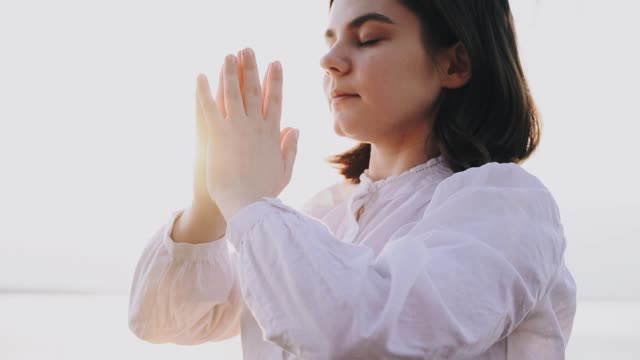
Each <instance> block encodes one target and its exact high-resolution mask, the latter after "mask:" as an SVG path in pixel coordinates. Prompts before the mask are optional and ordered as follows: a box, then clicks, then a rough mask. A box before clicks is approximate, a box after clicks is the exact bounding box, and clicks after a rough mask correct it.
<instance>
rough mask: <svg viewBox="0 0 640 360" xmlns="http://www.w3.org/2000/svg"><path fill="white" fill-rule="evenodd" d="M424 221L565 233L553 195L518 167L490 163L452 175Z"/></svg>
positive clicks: (437, 191) (436, 194) (439, 188)
mask: <svg viewBox="0 0 640 360" xmlns="http://www.w3.org/2000/svg"><path fill="white" fill-rule="evenodd" d="M423 220H427V221H429V220H431V221H435V222H436V223H442V222H444V223H456V222H460V221H461V222H472V223H478V222H486V223H487V224H493V225H492V226H498V227H505V228H508V227H509V226H519V227H521V228H529V227H535V228H538V229H546V230H548V231H551V232H554V233H558V234H561V233H563V227H562V223H561V219H560V211H559V209H558V206H557V203H556V201H555V199H554V197H553V195H552V194H551V192H550V191H549V190H548V189H547V187H546V186H545V185H544V184H543V183H542V182H541V181H540V180H539V179H538V178H537V177H536V176H534V175H533V174H531V173H529V172H527V171H526V170H525V169H524V168H523V167H522V166H520V165H518V164H515V163H488V164H485V165H482V166H479V167H475V168H470V169H467V170H465V171H461V172H458V173H455V174H452V175H450V176H449V177H448V178H446V179H444V180H442V181H441V182H440V184H438V186H437V187H436V189H435V192H434V194H433V197H432V199H431V202H430V204H429V205H428V207H427V209H426V211H425V214H424V215H423ZM431 221H429V222H431ZM516 224H518V225H516ZM557 245H559V246H560V247H561V248H562V247H564V245H565V244H564V241H561V243H560V244H557Z"/></svg>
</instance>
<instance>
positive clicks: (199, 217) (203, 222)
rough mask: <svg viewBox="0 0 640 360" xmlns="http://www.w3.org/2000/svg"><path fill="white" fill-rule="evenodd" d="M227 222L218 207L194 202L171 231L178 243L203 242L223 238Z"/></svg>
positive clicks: (172, 236)
mask: <svg viewBox="0 0 640 360" xmlns="http://www.w3.org/2000/svg"><path fill="white" fill-rule="evenodd" d="M226 230H227V223H226V221H225V219H224V217H223V216H222V214H221V213H220V211H219V210H218V208H217V207H214V208H211V207H205V206H201V205H198V204H194V205H192V206H191V207H188V208H186V209H185V210H184V212H183V213H182V214H181V215H180V217H179V218H178V220H176V224H175V226H174V228H173V231H172V232H171V238H172V239H173V240H174V241H175V242H177V243H189V244H202V243H207V242H211V241H215V240H219V239H222V238H223V237H224V235H225V233H226Z"/></svg>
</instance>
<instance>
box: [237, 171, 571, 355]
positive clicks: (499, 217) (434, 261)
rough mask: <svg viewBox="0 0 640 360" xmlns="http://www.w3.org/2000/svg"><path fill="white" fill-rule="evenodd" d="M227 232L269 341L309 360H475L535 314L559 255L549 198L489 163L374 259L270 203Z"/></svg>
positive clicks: (453, 186)
mask: <svg viewBox="0 0 640 360" xmlns="http://www.w3.org/2000/svg"><path fill="white" fill-rule="evenodd" d="M227 236H228V240H229V242H230V245H231V246H233V247H234V248H235V249H236V250H237V251H238V253H239V259H240V260H239V262H240V264H241V265H240V272H239V275H240V277H239V279H240V288H241V291H242V294H243V296H244V298H245V300H246V304H247V306H248V307H249V308H250V309H251V311H252V313H253V315H254V316H255V318H256V320H257V321H258V323H259V324H260V326H261V328H262V329H263V332H264V336H265V338H266V339H267V340H269V341H271V342H273V343H275V344H278V345H279V346H280V347H282V348H284V349H286V350H287V351H289V352H291V353H294V354H296V355H298V356H299V357H302V358H305V359H329V358H331V359H337V358H385V359H387V358H415V359H424V358H433V359H436V358H437V359H440V358H473V357H474V356H477V355H478V354H481V353H483V352H484V351H485V350H487V349H488V348H489V347H490V346H491V345H492V344H493V343H495V342H496V341H498V340H499V339H500V338H502V337H503V336H506V335H508V334H509V333H510V332H511V331H513V330H514V328H515V327H516V326H518V324H519V323H520V322H521V321H522V320H523V319H524V318H525V317H526V316H527V314H529V313H530V312H531V311H532V309H533V308H534V307H535V306H536V303H537V302H538V301H539V300H540V299H541V298H542V297H543V295H544V294H545V292H546V291H547V288H548V287H549V284H550V281H551V279H552V278H553V277H554V273H555V272H556V271H557V270H558V268H559V264H560V263H561V258H562V256H563V252H564V248H565V241H564V235H563V229H562V225H561V223H560V217H559V212H558V209H557V206H556V203H555V201H554V199H553V197H552V196H551V194H550V192H549V191H548V190H547V189H546V188H545V187H544V186H543V185H542V183H541V182H540V181H539V180H538V179H537V178H535V177H534V176H532V175H530V174H529V173H527V172H526V171H525V170H524V169H522V168H521V167H520V166H519V165H516V164H497V163H490V164H486V165H484V166H482V167H478V168H471V169H469V170H467V171H464V172H460V173H456V174H453V175H451V176H450V177H448V178H447V179H445V180H443V181H442V182H441V183H440V184H439V185H438V187H437V189H436V191H435V193H434V195H433V198H432V200H431V202H430V203H429V204H428V205H427V207H426V210H425V212H424V215H423V217H422V218H421V219H420V221H418V222H417V223H416V225H415V226H414V227H413V228H412V230H411V231H409V232H408V233H406V234H405V235H403V236H401V237H397V238H395V239H393V240H392V241H390V242H388V243H387V244H386V245H385V247H384V248H383V249H382V251H381V252H380V253H379V254H378V255H377V256H376V255H374V253H373V251H372V249H370V248H368V247H366V246H363V245H355V244H350V243H346V242H342V241H340V240H339V239H336V238H334V237H333V235H332V234H331V232H330V231H328V229H327V227H326V226H325V225H324V224H323V223H321V222H319V221H318V220H317V219H315V218H312V217H309V216H306V215H305V214H302V213H300V212H298V211H295V210H294V209H292V208H290V207H288V206H287V205H285V204H284V203H282V202H281V201H280V200H278V199H276V198H270V197H263V198H262V199H261V200H260V201H256V202H254V203H252V204H249V205H248V206H246V207H245V208H243V209H241V210H240V211H239V212H238V213H237V214H236V215H235V216H234V217H233V218H232V219H230V221H229V223H228V226H227Z"/></svg>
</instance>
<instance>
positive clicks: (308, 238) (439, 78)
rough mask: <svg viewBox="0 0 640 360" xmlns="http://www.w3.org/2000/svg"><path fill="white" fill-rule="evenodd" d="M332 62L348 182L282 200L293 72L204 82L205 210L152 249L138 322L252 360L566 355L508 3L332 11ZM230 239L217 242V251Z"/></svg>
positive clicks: (560, 273)
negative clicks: (348, 142) (287, 79)
mask: <svg viewBox="0 0 640 360" xmlns="http://www.w3.org/2000/svg"><path fill="white" fill-rule="evenodd" d="M326 39H327V45H328V51H327V53H326V55H325V56H323V57H322V59H321V62H320V63H321V66H322V68H323V69H324V70H325V72H326V76H325V81H324V88H325V93H326V96H327V100H328V102H329V106H330V108H331V111H332V114H333V117H334V129H335V132H336V134H338V135H340V136H347V137H349V138H352V139H355V140H358V141H359V142H360V145H359V146H357V147H355V148H354V149H352V150H350V151H348V152H346V153H343V154H340V155H337V156H335V157H333V158H331V159H330V162H331V163H333V164H335V165H336V166H338V167H339V168H340V171H341V173H342V174H343V175H344V177H345V181H343V182H340V183H337V184H335V185H333V186H331V187H329V188H327V189H324V190H323V191H321V192H319V193H318V194H316V195H315V196H313V197H311V198H310V199H309V201H308V202H307V203H306V205H305V206H304V207H303V208H302V209H301V210H296V209H293V208H291V207H290V206H288V205H286V204H284V203H283V202H282V201H280V200H279V199H277V196H278V194H279V193H280V192H281V191H282V190H283V189H284V188H285V187H286V185H287V184H288V182H289V180H290V177H291V171H292V168H293V163H294V159H295V153H296V144H297V130H295V129H288V128H287V129H284V130H282V131H281V130H280V113H281V101H282V100H281V99H282V79H283V77H282V69H281V68H280V66H279V65H278V63H273V64H271V66H270V68H269V70H268V72H267V75H266V76H265V80H264V82H263V84H262V85H261V84H260V81H259V79H258V72H257V66H256V58H255V56H254V54H253V53H252V52H251V50H250V49H245V50H244V51H242V52H241V53H240V54H239V57H238V59H237V61H236V58H235V56H233V55H231V56H228V57H227V59H226V61H225V64H224V66H223V70H222V71H221V75H220V81H219V84H220V85H219V87H218V93H217V96H216V99H215V100H214V98H213V97H212V96H211V92H210V89H209V86H208V81H207V79H206V78H205V77H204V76H200V77H199V78H198V88H197V92H196V107H197V114H198V116H197V118H198V124H199V130H200V136H199V144H200V147H201V158H200V161H199V163H198V164H199V165H198V166H197V168H196V176H195V185H194V193H195V196H194V201H193V205H192V206H191V207H190V208H187V209H185V210H184V211H178V212H175V213H174V217H173V220H172V221H171V222H170V223H168V224H167V225H166V226H164V227H163V228H161V229H160V230H159V231H158V232H157V234H156V235H155V236H154V237H153V238H152V239H151V241H150V242H149V245H148V246H147V247H146V249H145V250H144V253H143V254H142V257H141V259H140V261H139V264H138V266H137V268H136V272H135V276H134V280H133V284H132V288H131V298H130V309H129V319H130V320H129V325H130V328H131V330H132V331H133V332H134V333H135V334H136V335H137V336H139V337H140V338H142V339H145V340H147V341H151V342H158V343H160V342H174V343H178V344H198V343H202V342H206V341H217V340H223V339H227V338H230V337H233V336H236V335H238V334H241V336H242V348H243V355H244V357H245V358H246V359H295V358H301V359H396V358H398V359H400V358H402V359H517V360H524V359H563V358H564V353H565V348H566V346H567V342H568V340H569V336H570V333H571V327H572V323H573V318H574V314H575V310H576V287H575V282H574V280H573V278H572V276H571V274H570V273H569V271H568V270H567V268H566V266H565V263H564V250H565V247H566V241H565V237H564V234H563V227H562V224H561V220H560V214H559V210H558V207H557V205H556V202H555V201H554V198H553V196H552V195H551V193H550V192H549V191H548V189H547V188H546V187H545V186H544V185H543V184H542V183H541V182H540V181H539V180H538V179H537V178H536V177H535V176H533V175H531V174H529V173H528V172H526V171H525V170H524V169H523V168H522V167H521V166H520V165H519V163H521V162H522V161H524V160H525V159H527V158H528V157H529V156H530V155H531V153H532V152H533V151H534V150H535V149H536V147H537V145H538V142H539V131H540V126H539V122H538V121H539V120H538V115H537V113H536V110H535V105H534V102H533V99H532V98H531V95H530V93H529V90H528V88H527V83H526V80H525V77H524V74H523V71H522V67H521V65H520V61H519V57H518V52H517V47H516V39H515V33H514V26H513V20H512V16H511V13H510V9H509V4H508V2H507V0H490V1H487V0H337V1H332V2H331V3H330V12H329V28H328V30H327V32H326ZM216 239H217V240H216Z"/></svg>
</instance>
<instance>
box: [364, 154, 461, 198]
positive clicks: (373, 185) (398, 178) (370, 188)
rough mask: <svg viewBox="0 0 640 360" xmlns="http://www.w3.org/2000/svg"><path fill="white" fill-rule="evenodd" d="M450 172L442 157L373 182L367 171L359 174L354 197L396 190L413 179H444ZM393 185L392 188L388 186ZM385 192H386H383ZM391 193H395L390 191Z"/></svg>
mask: <svg viewBox="0 0 640 360" xmlns="http://www.w3.org/2000/svg"><path fill="white" fill-rule="evenodd" d="M450 173H451V172H450V170H449V169H448V167H447V166H446V162H445V160H444V157H443V156H442V155H440V156H438V157H435V158H431V159H429V160H428V161H427V162H424V163H422V164H418V165H416V166H414V167H412V168H410V169H408V170H406V171H404V172H402V173H401V174H398V175H393V176H389V177H386V178H383V179H380V180H376V181H373V180H372V179H371V178H370V177H369V169H366V170H365V171H364V172H363V173H362V174H360V184H358V186H357V188H356V190H355V192H354V196H355V197H361V196H364V195H366V194H371V193H374V192H377V191H378V190H380V189H381V188H383V187H384V188H398V187H399V186H400V185H402V184H404V183H406V182H408V181H409V182H411V180H413V179H422V178H429V177H431V176H433V175H436V174H442V175H443V177H446V176H447V175H448V174H450ZM391 183H393V185H392V186H389V184H391ZM385 192H388V191H386V190H385ZM391 193H395V192H393V191H391Z"/></svg>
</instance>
